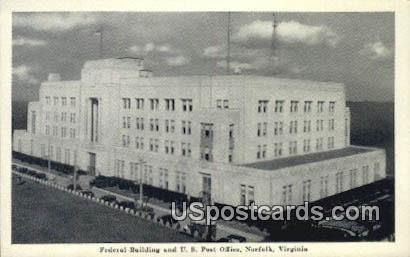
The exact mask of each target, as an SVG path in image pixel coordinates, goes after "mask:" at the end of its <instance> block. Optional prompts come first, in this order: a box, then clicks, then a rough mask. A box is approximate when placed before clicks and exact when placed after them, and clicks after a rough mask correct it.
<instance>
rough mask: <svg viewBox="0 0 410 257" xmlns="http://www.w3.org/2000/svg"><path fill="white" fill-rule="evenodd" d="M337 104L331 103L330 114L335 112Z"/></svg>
mask: <svg viewBox="0 0 410 257" xmlns="http://www.w3.org/2000/svg"><path fill="white" fill-rule="evenodd" d="M335 106H336V102H329V112H332V113H333V112H335Z"/></svg>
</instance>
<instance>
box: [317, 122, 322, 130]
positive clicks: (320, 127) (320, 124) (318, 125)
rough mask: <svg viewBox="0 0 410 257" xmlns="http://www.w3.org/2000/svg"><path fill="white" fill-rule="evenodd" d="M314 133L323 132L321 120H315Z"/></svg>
mask: <svg viewBox="0 0 410 257" xmlns="http://www.w3.org/2000/svg"><path fill="white" fill-rule="evenodd" d="M316 131H323V120H316Z"/></svg>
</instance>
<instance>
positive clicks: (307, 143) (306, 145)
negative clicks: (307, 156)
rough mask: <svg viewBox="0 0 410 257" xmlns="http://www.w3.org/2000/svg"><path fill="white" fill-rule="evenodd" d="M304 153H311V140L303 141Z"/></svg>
mask: <svg viewBox="0 0 410 257" xmlns="http://www.w3.org/2000/svg"><path fill="white" fill-rule="evenodd" d="M303 152H305V153H308V152H310V139H304V140H303Z"/></svg>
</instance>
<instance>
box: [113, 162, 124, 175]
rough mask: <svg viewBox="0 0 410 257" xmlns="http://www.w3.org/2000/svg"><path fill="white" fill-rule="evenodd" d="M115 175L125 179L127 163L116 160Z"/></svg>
mask: <svg viewBox="0 0 410 257" xmlns="http://www.w3.org/2000/svg"><path fill="white" fill-rule="evenodd" d="M115 175H116V176H117V177H120V178H124V177H125V161H123V160H115Z"/></svg>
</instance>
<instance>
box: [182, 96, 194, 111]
mask: <svg viewBox="0 0 410 257" xmlns="http://www.w3.org/2000/svg"><path fill="white" fill-rule="evenodd" d="M181 101H182V111H184V112H192V109H193V107H192V99H181Z"/></svg>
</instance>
